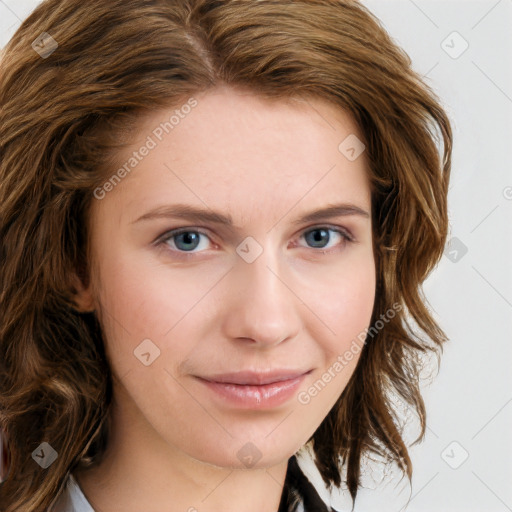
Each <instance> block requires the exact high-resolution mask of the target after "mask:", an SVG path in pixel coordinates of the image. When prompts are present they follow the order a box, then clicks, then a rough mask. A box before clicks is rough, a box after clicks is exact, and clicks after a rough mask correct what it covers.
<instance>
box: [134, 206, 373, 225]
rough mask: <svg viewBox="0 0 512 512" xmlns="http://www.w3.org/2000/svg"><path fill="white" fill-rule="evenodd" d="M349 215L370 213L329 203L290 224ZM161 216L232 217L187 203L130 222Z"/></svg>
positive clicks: (217, 220) (220, 220) (226, 221)
mask: <svg viewBox="0 0 512 512" xmlns="http://www.w3.org/2000/svg"><path fill="white" fill-rule="evenodd" d="M350 215H356V216H360V217H364V218H369V217H370V214H369V213H368V212H367V211H366V210H364V209H362V208H360V207H359V206H356V205H354V204H348V203H339V204H330V205H328V206H326V207H324V208H320V209H318V210H313V211H311V212H308V213H306V214H304V215H302V216H301V217H300V218H298V219H296V220H294V221H293V222H292V224H294V225H297V224H304V223H305V222H313V221H320V220H324V219H328V218H332V217H345V216H350ZM161 218H179V219H183V220H189V221H191V222H210V223H213V224H219V225H224V226H233V219H232V217H231V215H225V214H223V213H221V212H216V211H214V210H210V209H203V208H197V207H195V206H192V205H188V204H173V205H164V206H160V207H158V208H155V209H154V210H151V211H149V212H147V213H145V214H144V215H142V216H140V217H139V218H138V219H136V220H134V221H132V222H131V224H135V223H137V222H141V221H148V220H153V219H161Z"/></svg>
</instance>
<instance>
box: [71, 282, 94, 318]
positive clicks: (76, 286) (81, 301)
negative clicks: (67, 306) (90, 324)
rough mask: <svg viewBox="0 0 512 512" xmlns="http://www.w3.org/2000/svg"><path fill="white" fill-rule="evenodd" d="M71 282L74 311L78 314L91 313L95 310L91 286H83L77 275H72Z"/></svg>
mask: <svg viewBox="0 0 512 512" xmlns="http://www.w3.org/2000/svg"><path fill="white" fill-rule="evenodd" d="M71 281H72V287H71V290H72V296H73V302H74V303H75V309H76V310H77V311H79V312H80V313H91V312H92V311H94V310H95V303H94V293H93V289H92V286H91V284H90V283H89V285H88V286H85V285H84V283H83V282H82V280H81V279H80V278H79V277H78V275H76V274H73V275H72V277H71Z"/></svg>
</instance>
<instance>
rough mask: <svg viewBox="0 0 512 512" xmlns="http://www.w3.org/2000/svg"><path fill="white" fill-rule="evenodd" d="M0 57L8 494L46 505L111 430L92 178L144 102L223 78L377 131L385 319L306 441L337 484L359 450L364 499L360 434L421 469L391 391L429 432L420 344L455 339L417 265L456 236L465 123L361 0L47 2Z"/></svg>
mask: <svg viewBox="0 0 512 512" xmlns="http://www.w3.org/2000/svg"><path fill="white" fill-rule="evenodd" d="M37 41H39V43H37ZM1 69H2V72H1V74H0V261H1V264H0V427H1V429H2V430H3V431H4V433H5V434H6V439H7V447H8V454H9V471H8V474H7V475H6V478H5V480H4V481H3V483H1V484H0V510H1V511H2V512H14V511H19V510H27V511H43V510H46V509H47V507H48V506H50V505H51V504H52V502H53V501H54V499H55V498H56V496H58V495H59V494H60V493H61V492H62V490H63V486H64V481H65V479H66V477H67V476H68V475H69V472H71V471H73V470H74V469H76V468H85V467H91V466H93V465H95V464H98V463H99V461H100V460H101V458H102V455H103V453H104V450H105V447H106V445H107V443H108V438H109V428H110V427H109V411H110V404H111V399H112V378H113V376H112V374H111V371H110V368H109V364H108V361H107V360H106V356H105V350H104V339H103V334H102V330H101V328H100V325H99V322H98V319H97V317H96V316H95V314H94V313H81V312H80V311H78V310H77V308H76V305H75V303H74V301H73V297H74V295H75V293H76V280H75V278H76V276H78V278H79V279H81V280H82V282H83V283H84V285H87V284H88V282H89V279H90V275H89V262H88V259H87V254H88V233H87V230H86V226H87V218H88V212H89V206H90V204H91V203H92V201H93V200H94V191H95V190H96V189H97V187H99V186H101V185H102V184H103V183H105V179H106V178H105V177H106V176H107V177H108V176H112V171H113V165H115V155H116V151H117V150H118V149H119V148H121V147H123V145H124V144H126V143H127V141H128V139H129V135H130V134H131V133H133V130H135V129H136V126H137V122H138V120H140V119H141V115H143V114H144V113H148V112H151V111H155V110H157V109H160V108H164V107H169V106H174V105H176V106H179V105H183V104H186V103H187V101H189V100H190V98H193V95H194V94H198V93H200V92H203V91H206V90H209V89H211V88H213V87H215V86H217V85H223V84H230V85H232V86H239V87H245V88H249V89H250V90H252V91H253V92H255V93H257V94H259V95H261V96H262V97H267V98H277V99H279V98H283V99H285V98H290V97H294V96H301V97H304V98H308V97H309V98H320V99H323V100H325V101H328V102H330V103H331V104H333V105H335V106H337V107H339V108H340V109H344V110H345V111H347V112H349V113H350V114H351V115H352V116H353V118H354V119H355V121H356V122H357V124H358V126H359V127H360V129H361V133H362V134H363V135H364V144H365V146H366V153H367V156H368V162H369V164H368V167H369V168H368V173H369V178H370V182H371V197H372V229H373V251H374V254H375V258H376V272H377V284H376V299H375V304H374V310H373V314H372V319H371V323H372V326H373V325H375V324H376V323H378V322H380V323H381V324H383V326H382V328H380V329H374V330H372V331H369V332H368V334H367V337H366V339H365V343H364V346H363V348H362V352H361V355H360V359H359V361H358V364H357V367H356V369H355V371H354V373H353V375H352V377H351V379H350V381H349V382H348V384H347V386H346V388H345V389H344V391H343V393H342V394H341V396H340V397H339V399H338V401H337V402H336V404H335V405H334V407H333V408H332V409H331V411H330V412H329V413H328V415H327V416H326V417H325V419H324V420H323V421H322V423H321V424H320V426H319V427H318V429H317V430H316V431H315V432H314V434H313V436H312V437H311V438H310V439H309V441H311V442H312V444H313V447H314V453H315V464H316V466H317V468H318V470H319V471H320V474H321V476H322V478H323V481H324V482H325V484H326V486H328V487H329V488H332V486H337V487H339V486H340V484H341V473H340V467H341V465H342V464H343V465H345V464H346V468H347V477H346V485H347V487H348V489H349V491H350V494H351V496H352V498H353V500H355V498H356V495H357V490H358V486H359V482H360V476H361V467H360V461H361V457H362V455H363V454H364V453H365V452H368V453H379V454H383V455H384V456H385V457H386V458H387V459H388V460H391V461H396V463H397V464H398V465H399V467H400V469H401V470H402V471H403V472H404V474H407V476H408V478H409V479H411V478H412V463H411V460H410V458H409V455H408V450H407V446H406V443H405V442H404V439H403V438H402V433H401V431H400V429H399V427H398V421H399V418H398V417H397V413H396V412H395V411H394V409H393V406H392V402H391V400H390V393H391V392H393V393H395V394H396V395H397V396H398V397H399V399H400V400H402V401H403V402H404V403H405V404H407V406H408V407H410V408H411V409H412V410H414V411H416V413H417V415H418V417H419V419H420V422H421V431H420V433H419V436H418V439H417V440H416V442H418V441H420V440H422V439H423V437H424V434H425V427H426V422H425V421H426V420H425V416H426V411H425V405H424V402H423V399H422V397H421V394H420V389H419V368H418V366H417V364H416V363H415V361H416V359H417V355H418V354H427V353H430V354H435V355H437V357H439V355H440V353H441V352H442V345H443V343H444V342H445V341H447V337H446V335H445V333H444V332H443V331H442V329H441V328H440V326H439V325H438V324H437V323H436V321H435V319H434V318H433V317H432V315H431V313H430V310H429V308H428V306H427V301H426V298H425V297H424V295H423V292H422V283H423V281H424V280H425V279H426V277H427V276H428V275H429V274H430V272H431V271H432V270H433V268H434V267H435V266H436V265H437V263H438V262H439V260H440V258H441V256H442V254H443V249H444V244H445V240H446V237H447V231H448V214H447V194H448V183H449V175H450V167H451V150H452V132H451V128H450V122H449V119H448V117H447V115H446V113H445V112H444V110H443V108H442V106H441V103H440V100H439V99H438V98H437V96H436V94H435V93H434V91H433V90H432V89H431V88H430V87H429V85H428V84H426V83H425V82H424V81H423V80H422V77H421V76H420V75H418V74H417V73H416V72H415V71H413V69H412V66H411V60H410V58H409V56H408V55H407V53H406V52H405V51H403V50H402V49H401V48H400V47H399V46H397V45H396V43H395V42H394V41H393V40H392V39H391V37H390V36H389V35H388V34H387V32H386V31H385V29H384V28H383V26H382V25H381V23H380V22H379V20H378V19H377V18H376V17H375V16H374V15H373V14H372V13H371V12H370V11H369V10H368V9H367V8H365V7H364V6H363V5H362V4H360V3H359V2H357V1H350V0H293V1H291V0H290V1H289V0H257V1H256V0H243V1H237V0H110V1H108V2H105V1H103V0H88V1H87V2H83V1H81V0H45V1H44V2H42V3H41V4H40V5H39V6H38V7H37V8H36V9H35V10H34V11H33V12H32V14H30V16H29V17H28V18H27V19H26V20H25V21H24V22H23V23H22V24H21V26H20V27H19V29H18V30H17V31H16V33H15V34H14V36H13V37H12V39H11V40H10V41H9V43H8V44H7V46H6V47H5V49H4V51H3V52H2V55H1ZM340 142H341V141H340ZM441 144H442V149H441V147H440V146H441ZM393 304H398V305H399V307H398V308H396V309H394V312H395V314H394V315H393V316H392V317H391V315H387V316H386V319H387V320H386V321H385V322H384V321H383V320H382V318H383V316H384V315H386V312H388V311H389V310H390V308H392V307H393V306H392V305H393ZM413 324H414V325H413ZM44 442H47V443H48V445H50V446H51V448H52V449H53V450H54V451H55V452H56V454H57V456H56V458H55V460H54V461H53V463H52V464H50V465H49V466H48V467H46V468H43V467H41V465H40V464H37V463H36V462H37V461H36V457H35V456H34V451H37V449H40V447H41V443H44ZM44 446H46V445H44ZM52 453H53V452H52ZM288 484H289V482H288ZM288 484H287V485H286V486H285V489H287V488H288V487H290V488H291V487H293V486H292V485H291V484H290V485H288Z"/></svg>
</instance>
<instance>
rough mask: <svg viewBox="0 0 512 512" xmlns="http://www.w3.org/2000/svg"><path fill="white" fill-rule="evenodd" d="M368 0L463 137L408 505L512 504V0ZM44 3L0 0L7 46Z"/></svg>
mask: <svg viewBox="0 0 512 512" xmlns="http://www.w3.org/2000/svg"><path fill="white" fill-rule="evenodd" d="M363 3H364V4H365V5H366V6H367V7H369V9H370V10H371V11H372V12H373V13H374V14H375V15H376V16H377V17H378V18H379V19H380V20H381V21H382V23H383V24H384V26H385V27H386V29H387V30H388V32H389V33H390V34H391V36H392V37H393V38H394V39H395V40H396V42H397V43H398V44H399V45H400V46H402V47H403V48H404V49H405V50H406V51H407V53H408V54H409V55H410V57H411V59H412V61H413V67H414V68H415V69H416V70H417V71H418V72H420V73H421V74H422V75H424V77H425V80H426V81H427V82H428V83H429V84H430V85H431V86H432V87H433V88H434V90H435V91H436V92H437V93H438V95H439V96H440V98H441V101H442V103H443V105H444V107H445V109H446V111H447V113H448V115H449V117H450V119H451V120H452V123H453V128H454V138H455V147H454V152H453V169H452V179H451V186H450V192H449V204H450V207H449V209H450V235H449V239H456V240H455V241H454V242H453V245H452V243H450V244H448V246H447V253H446V255H445V256H444V257H443V259H442V261H441V263H440V264H439V266H438V268H437V269H436V270H435V271H434V273H433V274H432V275H431V276H430V277H429V279H428V280H427V282H426V284H425V287H424V289H425V293H426V296H427V298H428V300H429V303H430V307H431V309H433V310H434V312H435V313H436V319H437V320H438V322H439V323H440V325H441V327H442V328H443V329H444V330H445V332H446V334H447V335H448V336H449V337H450V341H449V342H448V344H447V345H445V349H444V355H443V357H442V359H441V366H440V368H439V372H438V373H437V374H435V375H434V376H433V378H432V379H430V380H429V381H428V382H426V383H425V384H424V397H425V401H426V405H427V414H428V418H427V423H428V429H427V435H426V439H425V441H424V442H423V443H422V444H420V445H416V446H414V447H412V448H411V449H410V450H411V451H410V453H411V456H412V460H413V464H414V475H413V485H412V489H409V493H410V498H411V499H410V503H409V506H408V508H407V511H408V512H409V511H410V512H420V511H422V512H423V511H425V512H431V511H434V510H435V511H436V512H443V511H464V512H469V511H471V512H472V511H475V512H476V511H479V512H480V511H486V512H491V511H496V512H502V511H503V512H505V511H507V510H509V511H512V486H511V482H512V457H511V455H512V436H511V432H512V429H511V428H510V427H511V425H512V403H511V402H512V386H511V382H512V372H511V371H510V366H511V363H512V337H511V327H512V270H511V268H512V230H511V227H510V225H511V221H512V171H511V166H510V163H509V160H510V158H509V157H510V148H511V146H512V0H499V1H498V0H491V1H484V0H480V1H475V0H472V1H463V0H459V1H454V0H451V1H433V0H414V1H413V0H365V1H363ZM37 4H38V1H37V0H0V47H1V46H4V45H5V44H6V43H7V41H8V40H9V39H10V37H11V36H12V35H13V34H14V32H15V30H16V29H17V28H18V26H19V24H20V23H21V21H22V20H23V19H24V18H25V17H26V16H27V15H28V14H29V13H30V12H31V10H32V9H33V8H34V7H35V6H36V5H37ZM453 32H457V33H458V34H453ZM466 45H468V48H467V49H466V50H465V51H464V52H462V50H463V49H464V48H465V46H466ZM450 54H451V55H450ZM459 54H460V55H459ZM464 247H465V248H466V249H467V252H466V253H465V254H463V252H464V250H465V249H464V250H461V248H464ZM448 251H452V252H451V255H448ZM452 260H455V261H452ZM465 457H467V458H466V459H465V460H464V458H465ZM409 493H408V494H409ZM359 505H361V503H359ZM358 510H361V512H364V511H365V510H369V508H368V509H363V508H361V507H358V506H357V505H356V511H358ZM396 510H397V511H398V510H399V507H398V505H397V507H396Z"/></svg>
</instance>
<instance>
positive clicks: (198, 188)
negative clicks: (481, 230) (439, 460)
mask: <svg viewBox="0 0 512 512" xmlns="http://www.w3.org/2000/svg"><path fill="white" fill-rule="evenodd" d="M410 65H411V62H410V59H409V58H408V56H407V55H406V54H405V53H404V52H403V51H402V50H401V49H400V48H398V47H397V46H396V45H395V44H394V43H393V42H392V40H391V39H390V37H389V36H388V35H387V33H386V32H385V30H384V29H383V28H382V26H381V25H380V24H379V22H378V20H377V19H376V18H375V17H374V16H373V15H372V14H371V13H370V12H369V11H368V10H367V9H366V8H365V7H363V6H362V5H361V4H359V3H358V2H354V1H348V0H318V1H315V2H311V1H307V0H299V1H294V2H289V1H285V0H268V1H266V0H261V1H257V2H256V1H254V0H253V1H227V0H216V1H211V0H209V1H207V0H182V1H173V0H154V1H150V0H123V1H121V0H113V1H111V2H108V3H106V2H101V1H99V0H91V1H89V2H86V3H82V2H79V1H78V0H48V1H45V2H43V3H42V4H41V5H40V6H39V7H38V8H37V9H36V10H35V11H34V12H33V13H32V14H31V15H30V16H29V18H28V19H27V20H26V21H25V22H24V23H23V24H22V26H21V27H20V28H19V30H18V31H17V32H16V34H15V35H14V36H13V38H12V39H11V41H10V42H9V44H8V46H7V47H6V49H5V53H4V55H3V59H2V69H3V74H2V77H1V78H0V118H1V123H0V127H1V128H0V148H1V152H2V159H1V163H0V254H1V257H2V262H3V263H2V266H1V269H0V283H1V301H0V308H1V309H0V318H2V322H1V325H0V355H1V357H0V361H1V364H2V371H1V388H0V389H1V395H0V396H1V401H0V422H1V423H0V425H1V427H2V429H3V430H4V432H5V434H6V439H7V440H8V451H9V472H8V474H7V475H6V477H5V481H4V482H3V483H2V484H1V485H0V503H1V510H2V511H6V512H11V511H14V510H27V511H43V510H48V509H50V510H54V511H57V512H58V511H76V512H81V511H90V510H97V511H104V512H106V511H110V510H123V511H131V510H134V511H135V510H145V511H153V510H154V511H160V510H189V511H193V510H198V511H201V510H208V511H216V510H244V512H251V511H256V510H258V511H262V510H263V511H275V510H277V509H279V511H280V512H282V511H292V510H303V511H313V510H314V511H316V510H335V511H336V510H339V509H337V508H336V507H335V504H334V502H330V503H329V499H325V498H322V497H321V496H325V492H324V491H326V490H328V491H329V492H330V491H331V490H333V489H336V488H341V486H342V485H346V487H347V489H348V491H349V493H350V496H351V498H352V500H353V508H354V505H355V499H356V496H357V494H358V489H359V488H360V480H361V472H362V470H361V465H362V464H361V462H362V458H363V456H364V455H365V454H374V455H375V454H376V455H379V456H381V457H382V458H383V459H384V460H387V461H391V462H394V463H396V464H397V465H398V467H399V468H400V469H401V470H402V471H403V472H404V473H405V474H407V476H408V477H409V479H410V478H411V475H412V465H411V461H410V458H409V456H408V451H407V446H406V444H405V442H404V440H403V438H402V433H401V430H400V427H399V415H398V413H397V412H396V410H395V409H394V408H393V405H392V404H393V399H392V396H393V394H394V395H397V396H398V397H399V398H400V399H401V400H402V401H403V402H404V403H406V404H407V405H408V406H409V407H411V408H413V409H414V410H416V411H417V413H418V415H419V417H420V419H421V429H422V430H421V433H420V436H419V438H418V439H421V438H422V437H423V435H424V431H425V407H424V403H423V400H422V397H421V395H420V392H419V388H418V373H419V370H420V369H419V368H418V367H417V366H416V365H415V363H414V361H415V358H416V356H417V354H420V353H422V352H429V351H430V352H433V353H436V354H437V353H438V352H439V349H440V348H441V346H442V344H443V342H445V341H446V336H445V334H444V333H443V331H442V330H441V329H440V327H439V326H438V325H437V324H436V323H435V321H434V319H433V318H432V317H431V315H430V314H429V310H428V309H427V307H426V306H425V302H424V298H423V296H422V292H421V284H422V283H423V281H424V280H425V278H426V277H427V276H428V274H429V273H430V272H431V270H432V269H433V268H434V267H435V265H436V263H437V262H438V261H439V259H440V257H441V255H442V253H443V247H444V243H445V239H446V235H447V230H448V218H447V191H448V182H449V174H450V165H451V160H450V159H451V146H452V135H451V129H450V123H449V120H448V118H447V116H446V114H445V113H444V111H443V109H442V107H441V106H440V103H439V101H438V99H437V98H436V97H435V95H434V94H433V92H432V91H431V90H430V89H429V88H428V86H427V85H426V84H424V83H423V82H422V81H421V79H420V77H419V76H418V75H417V74H415V73H414V72H413V71H412V69H411V66H410ZM435 132H437V133H435ZM441 141H442V143H443V151H442V155H440V152H439V148H438V147H437V145H436V142H441ZM322 238H325V240H324V241H322ZM411 320H413V321H414V322H415V323H416V324H417V326H418V327H419V328H420V329H421V330H422V331H423V334H422V335H421V336H420V335H419V334H418V331H417V330H415V329H414V328H413V327H411V324H410V321H411ZM307 450H311V453H312V458H313V459H314V463H315V465H316V468H317V469H318V471H319V473H320V475H321V478H322V480H323V483H324V484H325V489H324V490H321V489H319V488H318V487H316V488H315V486H313V485H312V483H311V481H310V479H308V477H307V476H306V475H305V474H304V472H303V471H302V470H301V467H300V465H299V464H298V460H299V458H300V456H301V454H304V453H305V452H306V451H307Z"/></svg>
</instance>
